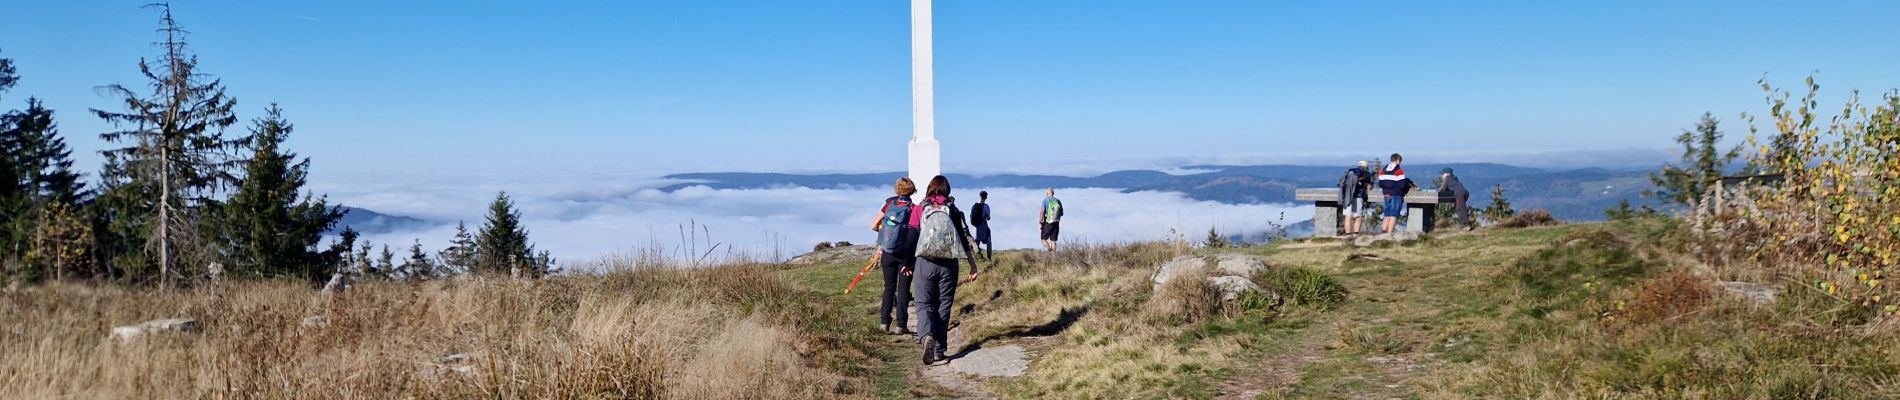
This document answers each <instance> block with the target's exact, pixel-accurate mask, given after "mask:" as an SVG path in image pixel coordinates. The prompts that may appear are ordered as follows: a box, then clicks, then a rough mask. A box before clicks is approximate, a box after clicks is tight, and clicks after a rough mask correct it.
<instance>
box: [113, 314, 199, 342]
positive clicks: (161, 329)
mask: <svg viewBox="0 0 1900 400" xmlns="http://www.w3.org/2000/svg"><path fill="white" fill-rule="evenodd" d="M197 331H198V320H195V319H188V318H168V319H155V320H151V321H145V322H143V323H140V324H138V325H126V326H117V327H113V328H112V338H114V339H118V340H119V341H120V342H131V341H133V340H137V339H138V338H141V337H145V336H148V335H153V334H159V333H186V332H197Z"/></svg>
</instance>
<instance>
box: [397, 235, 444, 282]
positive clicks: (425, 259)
mask: <svg viewBox="0 0 1900 400" xmlns="http://www.w3.org/2000/svg"><path fill="white" fill-rule="evenodd" d="M401 268H402V270H403V271H405V272H407V273H408V275H407V276H406V278H407V279H409V280H427V279H434V278H436V277H437V276H439V275H438V273H439V272H438V271H436V266H435V261H434V260H431V259H429V253H426V252H423V251H422V239H416V242H415V244H412V245H410V246H409V259H407V260H403V262H402V267H401Z"/></svg>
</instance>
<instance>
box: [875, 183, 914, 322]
mask: <svg viewBox="0 0 1900 400" xmlns="http://www.w3.org/2000/svg"><path fill="white" fill-rule="evenodd" d="M894 186H895V187H894V191H895V192H896V194H897V195H896V196H891V197H890V198H888V199H884V207H883V208H881V209H879V210H878V219H877V220H876V221H872V222H871V230H874V231H877V244H878V251H879V252H880V254H878V261H877V263H878V268H879V269H880V270H881V272H883V273H884V293H883V295H882V297H880V300H879V302H878V306H877V320H878V323H880V324H882V325H883V326H884V328H883V332H884V333H885V334H891V335H915V334H916V332H912V331H911V330H910V294H911V293H910V286H911V273H910V267H911V266H912V265H915V259H916V256H915V254H916V245H917V219H916V218H914V217H913V216H912V215H911V211H912V207H911V206H912V204H911V200H910V196H911V195H912V194H916V193H917V184H916V183H913V182H911V180H910V178H897V183H896V184H895V185H894ZM893 322H895V323H896V327H895V328H893V327H892V323H893Z"/></svg>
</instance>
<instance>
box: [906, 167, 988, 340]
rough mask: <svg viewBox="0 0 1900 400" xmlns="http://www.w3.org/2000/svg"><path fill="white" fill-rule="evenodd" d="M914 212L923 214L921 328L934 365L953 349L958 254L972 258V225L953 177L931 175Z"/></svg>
mask: <svg viewBox="0 0 1900 400" xmlns="http://www.w3.org/2000/svg"><path fill="white" fill-rule="evenodd" d="M911 214H912V215H921V216H922V217H921V218H922V220H921V222H920V223H919V224H918V238H917V258H916V260H917V265H916V269H915V270H914V271H913V272H915V274H916V277H915V281H914V282H913V284H914V285H915V288H914V289H915V290H916V291H917V293H916V299H917V330H918V331H919V332H918V333H919V334H920V335H922V336H924V338H925V340H924V365H934V364H936V363H937V362H939V361H949V360H948V359H945V358H944V355H943V353H944V351H945V350H947V349H948V348H949V344H948V343H945V342H946V341H947V340H949V338H950V308H951V306H952V305H954V304H956V297H957V271H958V270H957V267H958V265H957V259H959V258H964V259H967V258H968V257H970V255H971V254H974V253H975V252H974V251H971V249H970V242H968V241H965V240H964V239H965V238H968V237H969V229H968V228H967V227H965V225H964V219H963V218H964V216H963V210H961V209H958V208H957V205H956V198H954V197H950V179H948V178H944V177H943V175H937V176H936V177H934V178H930V185H928V186H927V187H926V188H925V189H924V200H923V202H921V203H918V204H917V205H916V206H914V207H913V210H912V211H911ZM976 276H977V265H976V263H975V262H972V263H970V280H972V281H974V280H976Z"/></svg>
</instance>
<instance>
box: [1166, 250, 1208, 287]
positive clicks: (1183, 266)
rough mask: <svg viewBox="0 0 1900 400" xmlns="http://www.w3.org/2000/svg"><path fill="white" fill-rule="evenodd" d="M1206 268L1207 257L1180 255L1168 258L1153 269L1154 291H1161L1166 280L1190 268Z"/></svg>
mask: <svg viewBox="0 0 1900 400" xmlns="http://www.w3.org/2000/svg"><path fill="white" fill-rule="evenodd" d="M1206 268H1207V259H1206V258H1202V257H1201V256H1180V257H1175V258H1174V259H1173V260H1168V262H1165V263H1161V267H1160V268H1159V269H1157V270H1155V276H1154V291H1157V292H1159V291H1161V287H1162V286H1164V285H1167V284H1168V280H1170V279H1174V277H1176V276H1180V275H1182V274H1185V273H1187V271H1189V270H1190V269H1203V270H1204V269H1206Z"/></svg>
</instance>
